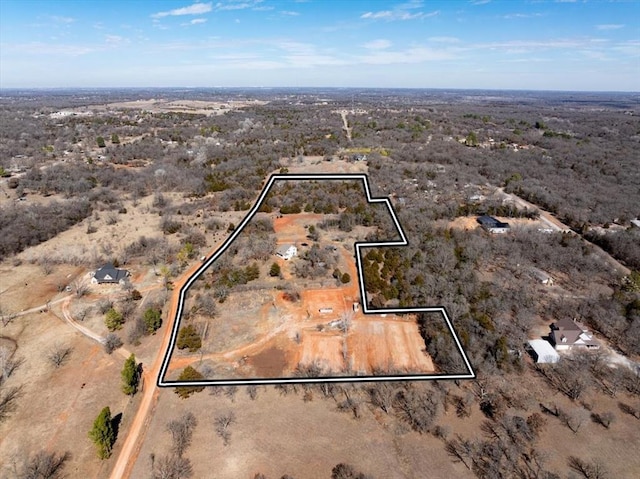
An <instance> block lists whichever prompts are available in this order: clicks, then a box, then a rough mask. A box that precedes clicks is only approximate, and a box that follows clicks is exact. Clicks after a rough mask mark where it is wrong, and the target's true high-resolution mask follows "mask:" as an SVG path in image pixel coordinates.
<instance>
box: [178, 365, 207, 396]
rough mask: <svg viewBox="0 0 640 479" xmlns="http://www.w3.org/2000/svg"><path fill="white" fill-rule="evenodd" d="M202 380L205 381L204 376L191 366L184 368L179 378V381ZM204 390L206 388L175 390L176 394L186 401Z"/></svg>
mask: <svg viewBox="0 0 640 479" xmlns="http://www.w3.org/2000/svg"><path fill="white" fill-rule="evenodd" d="M200 379H204V376H203V375H202V374H200V373H199V372H198V371H197V370H195V369H193V368H192V367H191V366H187V367H186V368H184V370H183V371H182V372H181V373H180V376H179V377H178V381H198V380H200ZM203 389H204V386H178V387H177V388H175V393H176V394H177V395H178V396H180V397H181V398H182V399H186V398H188V397H189V396H191V395H192V394H193V393H196V392H200V391H202V390H203Z"/></svg>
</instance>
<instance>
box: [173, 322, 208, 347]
mask: <svg viewBox="0 0 640 479" xmlns="http://www.w3.org/2000/svg"><path fill="white" fill-rule="evenodd" d="M176 345H177V346H178V349H189V352H190V353H194V352H196V351H197V350H198V349H200V348H201V347H202V339H201V338H200V335H199V334H198V331H196V328H195V326H193V325H192V324H189V325H187V326H185V327H184V328H181V329H180V332H179V333H178V341H177V343H176Z"/></svg>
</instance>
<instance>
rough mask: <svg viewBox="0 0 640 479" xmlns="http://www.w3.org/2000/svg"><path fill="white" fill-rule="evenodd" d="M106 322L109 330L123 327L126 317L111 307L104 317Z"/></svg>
mask: <svg viewBox="0 0 640 479" xmlns="http://www.w3.org/2000/svg"><path fill="white" fill-rule="evenodd" d="M104 324H105V325H106V326H107V328H108V329H109V331H115V330H116V329H121V328H122V325H123V324H124V317H123V316H122V314H120V313H119V312H117V311H116V310H115V309H113V308H111V309H110V310H109V311H107V314H106V315H105V317H104Z"/></svg>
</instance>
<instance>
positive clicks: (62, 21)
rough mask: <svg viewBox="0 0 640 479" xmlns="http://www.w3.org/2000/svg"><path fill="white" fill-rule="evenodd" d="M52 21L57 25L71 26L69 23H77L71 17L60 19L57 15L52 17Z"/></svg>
mask: <svg viewBox="0 0 640 479" xmlns="http://www.w3.org/2000/svg"><path fill="white" fill-rule="evenodd" d="M51 20H53V21H54V22H56V23H65V24H69V23H73V22H75V21H76V19H75V18H71V17H60V16H57V15H54V16H52V17H51Z"/></svg>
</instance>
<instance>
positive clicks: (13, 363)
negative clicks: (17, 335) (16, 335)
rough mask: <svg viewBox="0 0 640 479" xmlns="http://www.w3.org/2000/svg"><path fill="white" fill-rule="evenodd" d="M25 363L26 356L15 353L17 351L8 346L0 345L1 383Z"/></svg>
mask: <svg viewBox="0 0 640 479" xmlns="http://www.w3.org/2000/svg"><path fill="white" fill-rule="evenodd" d="M22 363H24V358H23V357H19V356H16V355H15V351H13V352H12V351H10V350H9V348H7V347H6V346H1V347H0V371H1V372H2V377H1V378H0V383H1V382H2V381H4V380H6V379H7V378H9V377H10V376H11V374H13V372H14V371H15V370H16V369H18V367H20V365H21V364H22Z"/></svg>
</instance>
